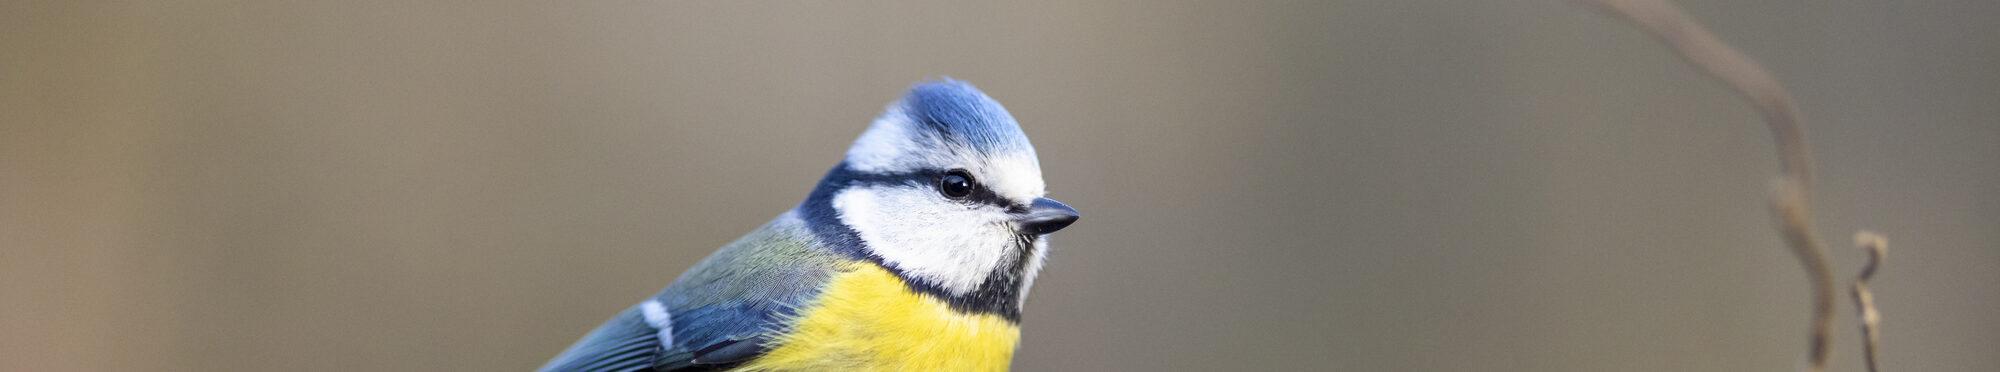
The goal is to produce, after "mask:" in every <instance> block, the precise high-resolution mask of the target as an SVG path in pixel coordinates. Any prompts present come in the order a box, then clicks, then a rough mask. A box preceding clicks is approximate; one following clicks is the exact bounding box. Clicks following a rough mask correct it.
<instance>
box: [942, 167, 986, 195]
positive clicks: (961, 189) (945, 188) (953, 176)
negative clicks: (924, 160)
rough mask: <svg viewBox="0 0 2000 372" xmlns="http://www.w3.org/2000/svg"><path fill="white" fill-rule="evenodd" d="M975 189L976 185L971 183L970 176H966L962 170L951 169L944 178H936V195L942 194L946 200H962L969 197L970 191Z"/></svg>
mask: <svg viewBox="0 0 2000 372" xmlns="http://www.w3.org/2000/svg"><path fill="white" fill-rule="evenodd" d="M977 187H979V186H978V185H977V184H974V183H972V175H970V174H966V173H965V170H963V169H953V170H952V171H951V172H946V173H945V174H944V177H939V178H938V193H940V194H944V196H945V197H947V198H952V199H964V198H965V197H967V196H971V195H972V190H973V189H974V188H977Z"/></svg>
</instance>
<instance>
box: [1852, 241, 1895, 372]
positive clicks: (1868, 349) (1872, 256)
mask: <svg viewBox="0 0 2000 372" xmlns="http://www.w3.org/2000/svg"><path fill="white" fill-rule="evenodd" d="M1854 245H1856V246H1859V247H1861V248H1862V249H1867V250H1868V265H1867V266H1862V267H1861V275H1860V276H1856V277H1855V278H1854V292H1853V295H1854V309H1855V311H1857V312H1860V313H1861V345H1862V346H1861V349H1862V351H1863V352H1864V353H1865V354H1863V355H1866V356H1867V359H1868V372H1877V371H1878V369H1877V368H1876V359H1875V343H1876V341H1877V340H1879V339H1880V338H1881V336H1880V333H1881V329H1882V313H1880V312H1876V311H1875V293H1874V292H1871V291H1869V290H1868V280H1869V279H1874V278H1875V269H1877V268H1879V267H1881V265H1882V259H1883V258H1885V257H1887V256H1888V255H1889V239H1888V238H1884V237H1882V235H1881V234H1876V233H1875V232H1872V231H1862V232H1858V233H1854Z"/></svg>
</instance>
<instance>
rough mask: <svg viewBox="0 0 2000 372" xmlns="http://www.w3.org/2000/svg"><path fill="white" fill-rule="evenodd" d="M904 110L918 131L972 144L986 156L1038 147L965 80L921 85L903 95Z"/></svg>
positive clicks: (1008, 115) (1012, 116)
mask: <svg viewBox="0 0 2000 372" xmlns="http://www.w3.org/2000/svg"><path fill="white" fill-rule="evenodd" d="M903 110H904V114H906V115H909V117H910V120H911V121H912V122H915V123H917V126H916V127H917V129H926V130H928V131H929V133H926V134H927V135H935V136H937V137H936V138H940V139H943V140H945V141H947V142H957V143H960V144H964V145H969V146H970V147H972V148H973V149H976V150H978V151H979V152H982V153H987V154H997V153H1003V152H1010V151H1021V150H1031V149H1033V148H1034V147H1033V146H1032V145H1029V144H1028V135H1027V134H1026V133H1022V132H1021V125H1020V124H1018V123H1015V122H1014V115H1011V114H1008V113H1007V109H1006V108H1002V107H1000V102H995V101H993V98H989V97H987V96H986V93H981V92H980V91H979V88H974V87H972V84H967V83H965V82H962V81H957V80H952V79H951V78H945V79H944V80H942V81H936V80H933V81H925V82H922V83H917V84H916V85H915V86H911V87H910V92H909V93H905V94H903Z"/></svg>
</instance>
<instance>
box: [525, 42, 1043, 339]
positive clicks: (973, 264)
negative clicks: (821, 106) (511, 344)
mask: <svg viewBox="0 0 2000 372" xmlns="http://www.w3.org/2000/svg"><path fill="white" fill-rule="evenodd" d="M1047 193H1048V192H1047V190H1046V187H1045V184H1044V182H1043V180H1042V170H1041V164H1040V161H1039V159H1038V158H1037V157H1036V155H1035V148H1034V146H1033V145H1031V144H1029V142H1028V137H1027V134H1026V133H1024V132H1022V130H1021V127H1020V124H1019V123H1017V122H1016V121H1015V120H1014V117H1013V115H1011V114H1009V113H1008V112H1007V110H1006V109H1005V108H1003V107H1001V106H1000V103H999V102H997V101H994V100H993V99H992V98H991V97H988V96H987V95H986V94H985V93H984V92H981V91H980V90H979V89H978V88H975V87H973V86H972V85H971V84H968V83H965V82H962V81H957V80H952V79H951V78H943V79H942V80H924V81H921V82H919V83H916V84H914V85H912V86H911V87H910V88H909V90H908V91H907V92H905V93H904V94H903V96H902V98H901V99H899V100H896V101H895V102H893V103H890V104H889V105H888V106H887V107H886V108H884V109H883V111H882V113H881V115H879V116H877V117H876V118H875V119H874V121H873V122H872V123H870V124H869V125H868V127H867V129H866V130H864V131H863V132H862V134H861V136H860V137H859V138H858V139H856V140H855V142H854V143H853V145H852V146H851V147H849V148H848V149H847V152H846V154H845V156H844V157H843V158H842V160H841V161H840V163H838V164H836V165H834V167H833V168H832V169H831V170H829V171H827V173H826V175H825V176H824V177H822V178H821V179H820V180H819V182H818V184H816V185H815V186H814V187H813V189H812V191H811V192H809V193H808V194H807V195H806V197H805V200H804V201H802V202H800V203H799V204H798V205H797V206H796V207H794V208H792V209H791V210H789V211H786V212H784V213H782V214H780V215H778V217H777V218H775V219H772V220H771V221H770V222H767V223H765V224H764V225H763V226H761V227H758V228H757V229H755V230H752V231H751V232H750V233H748V234H746V235H744V236H743V237H741V238H739V239H737V240H735V241H734V242H731V243H729V244H727V245H724V246H723V247H722V248H720V249H718V250H717V251H715V253H713V254H711V255H710V256H708V257H707V258H706V259H703V260H702V261H701V262H699V263H697V264H695V265H694V266H693V267H692V268H690V269H688V270H687V271H686V272H684V273H682V274H681V275H680V277H679V278H677V279H675V280H674V281H673V282H672V284H669V285H668V286H667V288H666V289H664V290H662V291H660V292H659V293H658V294H656V295H653V296H652V297H648V298H646V299H644V300H643V301H640V302H639V303H638V304H637V305H634V306H632V307H630V308H628V309H626V310H625V311H623V312H621V313H619V314H618V315H616V316H614V317H612V318H611V319H610V320H609V321H606V322H605V323H604V324H603V325H602V326H599V327H598V328H597V329H595V330H593V331H591V332H590V333H589V334H587V335H585V336H584V337H583V338H582V339H581V340H578V341H577V342H576V343H575V344H574V345H572V346H571V347H570V348H569V349H567V350H565V351H563V352H562V353H561V354H558V355H557V356H556V357H554V358H553V359H551V360H549V361H548V362H547V364H545V365H544V366H542V368H541V369H540V371H545V372H585V371H588V372H598V371H801V370H805V371H813V370H840V371H849V370H853V371H1004V370H1007V369H1008V367H1009V364H1010V363H1011V362H1012V359H1013V355H1014V350H1015V348H1016V347H1017V346H1018V345H1019V343H1020V342H1019V341H1020V334H1021V333H1020V332H1021V330H1020V326H1019V324H1020V321H1021V306H1022V303H1023V301H1024V300H1025V299H1026V297H1027V294H1028V289H1029V287H1030V286H1032V285H1033V284H1034V281H1035V276H1036V274H1037V272H1039V271H1040V270H1041V268H1042V266H1043V263H1044V260H1045V257H1046V256H1047V254H1048V251H1049V245H1048V238H1047V235H1049V234H1050V233H1054V232H1056V231H1057V230H1062V229H1063V228H1065V227H1068V226H1070V225H1071V224H1072V223H1074V222H1076V221H1077V219H1078V218H1079V216H1080V215H1079V214H1078V212H1077V211H1076V209H1074V208H1071V207H1070V206H1068V205H1065V204H1063V203H1061V202H1057V201H1055V200H1053V199H1050V198H1048V197H1047Z"/></svg>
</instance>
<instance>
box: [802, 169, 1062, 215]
mask: <svg viewBox="0 0 2000 372" xmlns="http://www.w3.org/2000/svg"><path fill="white" fill-rule="evenodd" d="M951 171H953V170H950V169H924V170H918V171H914V172H879V173H871V172H858V171H855V170H853V169H850V168H847V167H845V166H841V167H835V168H834V170H833V171H832V172H829V174H827V178H826V180H825V182H829V183H833V184H836V185H846V187H866V186H910V187H922V188H928V189H933V190H935V189H936V188H937V186H938V181H939V178H942V177H944V176H945V175H946V174H949V173H950V172H951ZM967 178H968V179H970V180H972V182H973V183H974V184H975V185H981V186H976V187H973V190H972V193H971V194H969V195H966V196H965V197H964V198H962V199H959V200H964V201H967V202H973V203H979V204H989V205H994V206H998V207H1001V208H1007V209H1009V210H1014V209H1021V208H1026V206H1024V205H1018V204H1016V203H1014V202H1013V201H1010V200H1007V199H1006V198H1002V197H1000V194H996V193H994V192H993V190H992V189H991V188H988V187H984V186H983V184H981V183H980V180H979V179H977V178H973V177H969V176H968V177H967Z"/></svg>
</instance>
